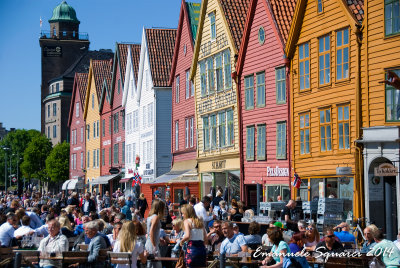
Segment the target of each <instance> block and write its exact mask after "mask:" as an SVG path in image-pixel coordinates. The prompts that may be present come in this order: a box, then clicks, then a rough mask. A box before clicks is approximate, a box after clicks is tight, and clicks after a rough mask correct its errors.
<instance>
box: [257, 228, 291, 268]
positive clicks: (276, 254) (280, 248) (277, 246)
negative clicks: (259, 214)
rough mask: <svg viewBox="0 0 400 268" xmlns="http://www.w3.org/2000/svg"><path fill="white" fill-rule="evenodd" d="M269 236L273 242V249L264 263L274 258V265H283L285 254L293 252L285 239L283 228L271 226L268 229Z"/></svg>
mask: <svg viewBox="0 0 400 268" xmlns="http://www.w3.org/2000/svg"><path fill="white" fill-rule="evenodd" d="M267 233H268V238H269V240H270V241H271V243H272V244H273V246H272V249H271V252H270V253H271V254H272V255H271V256H268V257H267V258H265V259H264V260H263V262H262V264H263V265H266V264H268V263H270V262H271V261H272V260H273V261H275V264H274V266H273V267H282V265H283V258H284V255H285V254H287V253H291V251H290V248H289V245H288V244H287V243H286V242H285V241H284V240H283V235H282V230H280V229H279V228H277V227H271V228H268V230H267ZM261 267H268V266H261Z"/></svg>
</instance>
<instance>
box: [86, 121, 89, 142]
mask: <svg viewBox="0 0 400 268" xmlns="http://www.w3.org/2000/svg"><path fill="white" fill-rule="evenodd" d="M86 130H87V139H88V140H90V125H89V124H87V126H86Z"/></svg>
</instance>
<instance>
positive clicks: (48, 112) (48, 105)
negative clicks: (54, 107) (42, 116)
mask: <svg viewBox="0 0 400 268" xmlns="http://www.w3.org/2000/svg"><path fill="white" fill-rule="evenodd" d="M47 117H50V104H47Z"/></svg>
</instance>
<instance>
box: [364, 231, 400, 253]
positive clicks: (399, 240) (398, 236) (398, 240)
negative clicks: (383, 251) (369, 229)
mask: <svg viewBox="0 0 400 268" xmlns="http://www.w3.org/2000/svg"><path fill="white" fill-rule="evenodd" d="M364 232H365V231H364ZM364 236H365V233H364ZM393 243H394V244H395V245H396V247H397V248H398V249H400V229H399V233H398V234H397V239H396V240H395V241H393Z"/></svg>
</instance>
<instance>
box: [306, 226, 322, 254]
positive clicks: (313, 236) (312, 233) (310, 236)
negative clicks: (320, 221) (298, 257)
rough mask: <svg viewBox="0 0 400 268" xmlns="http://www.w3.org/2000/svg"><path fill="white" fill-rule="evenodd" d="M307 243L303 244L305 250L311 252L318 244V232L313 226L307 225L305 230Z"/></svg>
mask: <svg viewBox="0 0 400 268" xmlns="http://www.w3.org/2000/svg"><path fill="white" fill-rule="evenodd" d="M306 237H307V242H306V243H305V245H304V246H305V248H306V250H309V251H313V250H315V246H316V245H317V244H318V243H319V240H320V238H319V232H318V229H317V226H315V224H313V223H312V224H309V225H308V227H307V228H306Z"/></svg>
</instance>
